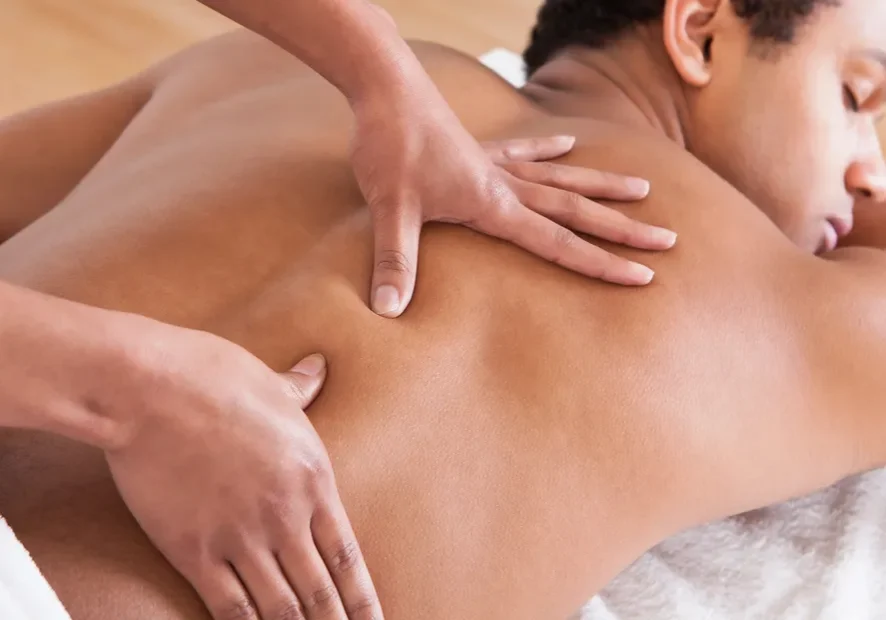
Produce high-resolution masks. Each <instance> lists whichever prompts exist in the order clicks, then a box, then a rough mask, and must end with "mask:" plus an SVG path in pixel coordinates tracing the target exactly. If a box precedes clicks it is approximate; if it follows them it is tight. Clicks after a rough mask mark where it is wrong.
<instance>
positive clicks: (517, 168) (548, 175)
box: [502, 162, 649, 201]
mask: <svg viewBox="0 0 886 620" xmlns="http://www.w3.org/2000/svg"><path fill="white" fill-rule="evenodd" d="M502 167H503V168H504V169H505V170H507V171H508V172H510V173H511V174H512V175H513V176H515V177H517V178H518V179H521V180H523V181H527V182H529V183H537V184H539V185H547V186H549V187H557V188H559V189H565V190H566V191H569V192H575V193H576V194H581V195H582V196H587V197H589V198H598V199H601V200H625V201H627V200H640V199H642V198H646V196H648V195H649V181H646V180H645V179H638V178H637V177H631V176H623V175H620V174H614V173H612V172H601V171H599V170H593V169H590V168H581V167H578V166H565V165H563V164H552V163H549V162H541V163H525V162H524V163H512V164H507V165H504V166H502Z"/></svg>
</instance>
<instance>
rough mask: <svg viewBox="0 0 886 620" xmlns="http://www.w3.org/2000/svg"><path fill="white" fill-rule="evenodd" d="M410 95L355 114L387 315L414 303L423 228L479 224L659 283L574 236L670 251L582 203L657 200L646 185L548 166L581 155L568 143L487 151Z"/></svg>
mask: <svg viewBox="0 0 886 620" xmlns="http://www.w3.org/2000/svg"><path fill="white" fill-rule="evenodd" d="M429 97H430V99H431V100H432V101H433V100H436V99H437V98H439V95H438V94H434V91H432V94H431V95H429ZM401 99H403V100H405V101H404V103H403V107H402V108H399V109H391V107H390V105H383V106H382V105H381V104H375V103H373V101H372V100H368V101H367V103H365V104H361V103H359V102H356V103H355V104H353V106H352V107H353V109H354V112H355V114H356V119H357V125H356V133H355V136H354V140H353V144H352V156H351V159H352V163H353V166H354V170H355V174H356V178H357V181H358V183H359V185H360V188H361V190H362V191H363V194H364V196H365V198H366V200H367V202H368V203H369V206H370V208H371V209H372V214H373V222H374V227H375V270H374V275H373V283H372V307H373V309H374V310H375V311H376V312H377V313H379V314H381V315H383V316H390V317H394V316H399V315H400V314H401V313H402V312H403V310H404V309H405V308H406V306H407V305H408V304H409V301H410V300H411V298H412V293H413V289H414V286H415V278H416V269H417V259H418V244H419V236H420V232H421V227H422V224H424V223H425V222H430V221H440V222H452V223H458V224H463V225H465V226H469V227H470V228H473V229H475V230H477V231H480V232H483V233H486V234H489V235H492V236H495V237H499V238H502V239H505V240H507V241H510V242H513V243H515V244H516V245H519V246H521V247H523V248H525V249H526V250H529V251H530V252H533V253H535V254H537V255H539V256H541V257H543V258H545V259H547V260H550V261H553V262H555V263H557V264H559V265H562V266H563V267H566V268H567V269H571V270H574V271H577V272H579V273H582V274H584V275H587V276H590V277H594V278H600V279H603V280H606V281H609V282H614V283H618V284H624V285H643V284H647V283H648V282H650V281H651V280H652V276H653V273H652V271H651V270H650V269H648V268H647V267H645V266H643V265H639V264H637V263H634V262H631V261H628V260H626V259H623V258H620V257H618V256H615V255H613V254H611V253H609V252H606V251H604V250H602V249H600V248H598V247H596V246H594V245H592V244H591V243H589V242H587V241H585V240H584V239H582V238H581V237H578V236H577V235H575V234H574V232H573V231H577V232H582V233H588V234H591V235H594V236H596V237H599V238H601V239H606V240H608V241H613V242H616V243H621V244H625V245H630V246H633V247H636V248H641V249H648V250H664V249H667V248H670V247H671V246H672V245H673V244H674V242H675V240H676V235H674V233H672V232H670V231H668V230H664V229H661V228H657V227H654V226H649V225H646V224H642V223H639V222H636V221H634V220H631V219H630V218H628V217H626V216H624V215H622V214H621V213H619V212H618V211H615V210H613V209H610V208H608V207H605V206H603V205H600V204H597V203H595V202H593V201H591V200H588V199H586V198H584V196H593V197H596V198H604V199H611V200H637V199H640V198H643V197H645V196H646V194H647V192H648V189H649V188H648V184H647V183H646V182H645V181H642V180H640V179H632V178H626V177H622V176H618V175H613V174H607V173H601V172H597V171H594V170H587V169H583V168H576V167H569V166H564V165H557V164H551V163H546V162H544V160H548V159H552V158H555V157H559V156H561V155H564V154H566V153H567V152H569V151H570V150H571V149H572V146H573V144H574V139H573V138H571V137H568V136H561V137H553V138H543V139H533V140H514V141H508V142H501V143H491V144H486V145H483V146H481V145H479V144H478V143H477V142H476V141H475V140H474V139H473V137H471V135H470V134H468V133H467V131H466V130H465V129H464V128H463V127H462V126H461V124H460V122H459V121H458V119H456V118H455V115H454V114H453V113H452V112H451V111H450V110H449V109H448V107H446V106H445V104H443V105H432V104H429V103H428V101H422V100H420V96H419V95H416V96H415V98H410V96H403V97H401ZM390 100H391V98H390V97H389V98H386V99H385V100H384V103H385V104H388V103H389V102H390ZM536 162H539V163H536Z"/></svg>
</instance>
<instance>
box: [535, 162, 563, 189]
mask: <svg viewBox="0 0 886 620" xmlns="http://www.w3.org/2000/svg"><path fill="white" fill-rule="evenodd" d="M538 166H539V172H540V178H541V182H542V183H544V184H545V185H557V184H558V183H560V182H561V181H562V178H563V169H562V167H561V166H558V165H557V164H552V163H551V162H548V161H545V162H540V163H539V164H538Z"/></svg>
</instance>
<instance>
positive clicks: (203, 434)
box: [107, 326, 381, 620]
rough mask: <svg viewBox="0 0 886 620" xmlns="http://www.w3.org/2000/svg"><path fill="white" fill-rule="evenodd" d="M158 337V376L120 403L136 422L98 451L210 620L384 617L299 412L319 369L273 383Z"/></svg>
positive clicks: (236, 361)
mask: <svg viewBox="0 0 886 620" xmlns="http://www.w3.org/2000/svg"><path fill="white" fill-rule="evenodd" d="M157 329H159V330H167V331H168V333H166V332H163V333H162V334H161V335H160V336H159V337H158V338H157V339H156V340H158V341H160V342H163V343H164V348H163V350H162V358H161V360H162V368H160V369H159V370H158V371H156V372H153V373H152V374H151V376H150V381H149V382H148V384H144V385H142V386H140V387H139V388H137V389H136V390H135V392H136V393H138V394H140V395H141V397H140V398H139V399H137V400H132V399H131V398H130V399H129V401H128V402H127V403H126V406H127V407H130V408H132V409H133V410H134V411H139V412H140V413H138V414H136V415H135V416H134V418H135V420H136V422H135V423H134V424H133V425H132V427H131V429H130V430H129V432H127V433H126V436H127V439H126V440H125V441H124V442H122V445H121V446H120V447H118V448H116V449H114V450H112V451H109V452H108V453H107V460H108V463H109V465H110V469H111V472H112V474H113V477H114V480H115V482H116V484H117V486H118V488H119V490H120V493H121V495H122V497H123V499H124V500H125V502H126V504H127V506H128V507H129V509H130V510H131V512H132V514H133V515H134V516H135V518H136V519H137V520H138V522H139V523H140V524H141V526H142V528H143V529H144V530H145V532H146V533H147V535H148V536H149V537H150V539H151V540H152V541H153V542H154V544H155V545H156V546H157V547H158V548H159V549H160V551H162V552H163V554H164V555H165V556H166V557H167V558H168V559H169V561H170V562H171V563H172V564H173V565H174V566H175V567H176V568H177V569H178V570H179V571H180V572H181V573H182V574H183V575H184V576H185V577H186V578H187V579H188V580H189V581H190V582H191V583H192V584H193V586H194V587H195V588H196V590H197V591H198V593H199V594H200V596H201V597H202V598H203V600H204V602H205V603H206V605H207V607H208V608H209V610H210V611H211V612H212V614H213V616H214V617H215V618H216V620H231V619H234V618H236V619H238V620H239V619H249V620H257V619H259V618H261V619H262V620H278V619H281V618H302V617H304V618H307V619H308V620H311V619H313V618H321V617H322V618H335V619H342V620H343V619H346V618H349V619H354V618H356V619H364V618H365V619H368V618H373V619H375V618H381V610H380V608H379V605H378V601H377V597H376V594H375V592H374V589H373V586H372V582H371V580H370V578H369V574H368V571H367V569H366V566H365V564H364V562H363V559H362V556H361V553H360V550H359V547H358V546H357V543H356V541H355V538H354V534H353V531H352V530H351V527H350V524H349V522H348V519H347V516H346V515H345V511H344V508H343V506H342V504H341V501H340V499H339V496H338V492H337V490H336V486H335V480H334V478H333V474H332V469H331V466H330V462H329V459H328V457H327V454H326V451H325V449H324V447H323V444H322V443H321V441H320V438H319V437H318V436H317V434H316V433H315V432H314V429H313V427H312V426H311V424H310V422H309V421H308V420H307V418H306V416H305V414H304V412H303V409H304V408H306V407H307V406H308V405H309V404H310V402H311V401H312V400H313V399H314V397H315V396H316V395H317V393H318V392H319V391H320V388H321V385H322V383H323V381H324V379H325V376H326V368H325V362H324V360H323V358H322V357H319V356H312V357H309V358H306V359H305V360H302V362H300V363H299V364H298V365H296V367H295V368H294V369H293V370H292V371H291V372H288V373H284V374H282V375H278V374H276V373H274V372H273V371H271V370H270V369H268V368H267V367H266V366H265V365H264V364H262V363H261V362H260V361H259V360H258V359H256V358H254V357H253V356H251V355H250V354H249V353H247V352H246V351H244V350H242V349H241V348H240V347H237V346H236V345H234V344H231V343H229V342H227V341H224V340H221V339H219V338H216V337H214V336H211V335H209V334H204V333H201V332H191V331H186V330H181V329H177V328H171V327H167V326H158V327H157ZM149 366H150V367H152V368H154V369H156V368H157V365H156V364H153V365H151V364H149ZM299 610H301V611H299ZM346 610H350V612H348V611H346ZM299 613H302V614H303V615H299ZM287 614H289V615H287Z"/></svg>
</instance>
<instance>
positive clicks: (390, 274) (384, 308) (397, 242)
mask: <svg viewBox="0 0 886 620" xmlns="http://www.w3.org/2000/svg"><path fill="white" fill-rule="evenodd" d="M420 236H421V218H420V217H412V216H411V214H408V212H406V211H405V210H398V211H397V212H396V213H394V214H391V215H390V216H387V215H383V216H381V217H376V218H375V263H374V264H375V270H374V272H373V274H372V310H373V312H375V313H376V314H378V315H380V316H384V317H388V318H395V317H398V316H400V315H401V314H402V313H403V311H404V310H405V309H406V306H408V305H409V302H410V301H411V300H412V293H413V291H414V290H415V274H416V267H417V264H418V241H419V237H420Z"/></svg>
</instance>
